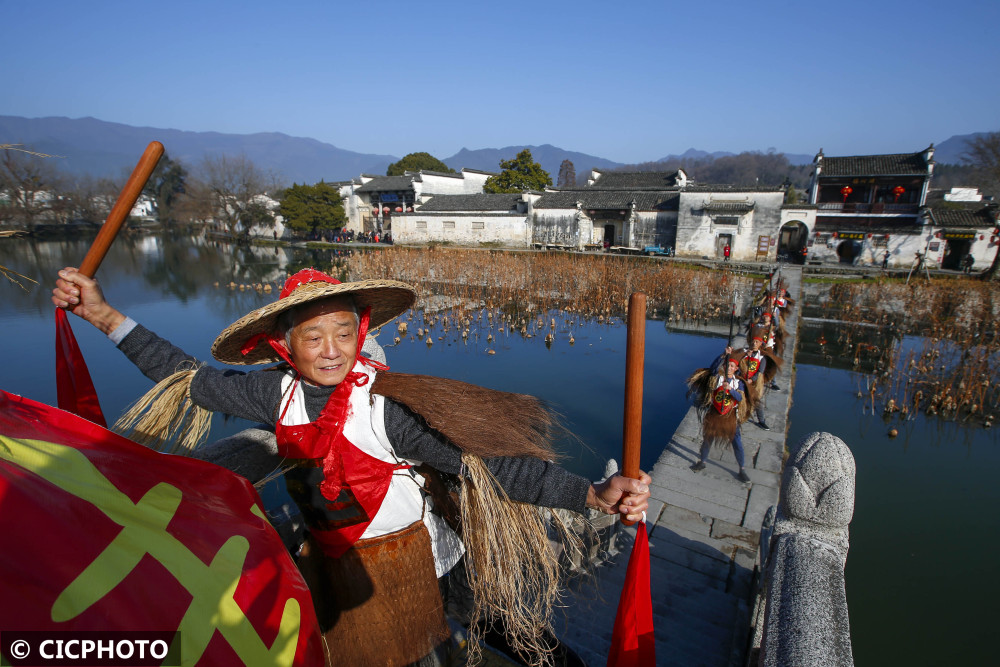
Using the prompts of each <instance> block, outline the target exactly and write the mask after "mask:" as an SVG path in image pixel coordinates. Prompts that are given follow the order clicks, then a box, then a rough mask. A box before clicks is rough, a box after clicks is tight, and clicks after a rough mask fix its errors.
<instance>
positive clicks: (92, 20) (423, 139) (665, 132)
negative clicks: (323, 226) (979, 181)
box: [0, 0, 1000, 162]
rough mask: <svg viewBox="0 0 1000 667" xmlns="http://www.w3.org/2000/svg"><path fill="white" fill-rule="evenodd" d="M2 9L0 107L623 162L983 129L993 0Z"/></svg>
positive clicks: (993, 74)
mask: <svg viewBox="0 0 1000 667" xmlns="http://www.w3.org/2000/svg"><path fill="white" fill-rule="evenodd" d="M0 16H2V17H3V23H4V29H3V48H2V49H0V72H3V82H4V83H3V90H4V92H3V94H2V95H0V114H2V115H14V116H27V117H42V116H67V117H70V118H80V117H84V116H92V117H95V118H99V119H101V120H107V121H113V122H120V123H126V124H129V125H137V126H150V127H162V128H175V129H181V130H191V131H217V132H230V133H251V132H269V131H277V132H284V133H286V134H289V135H293V136H304V137H312V138H315V139H318V140H320V141H324V142H327V143H331V144H333V145H335V146H338V147H340V148H345V149H349V150H354V151H359V152H364V153H382V154H393V155H397V156H401V155H404V154H406V153H410V152H414V151H428V152H430V153H432V154H434V155H436V156H437V157H440V158H446V157H450V156H451V155H453V154H455V153H456V152H458V151H459V150H460V149H461V148H463V147H465V148H470V149H476V148H498V147H503V146H509V145H520V144H545V143H549V144H554V145H556V146H559V147H561V148H564V149H567V150H574V151H581V152H585V153H590V154H592V155H597V156H600V157H605V158H608V159H611V160H615V161H618V162H640V161H646V160H656V159H659V158H661V157H664V156H666V155H668V154H675V153H681V152H683V151H685V150H687V149H688V148H692V147H693V148H698V149H701V150H706V151H717V150H727V151H734V152H739V151H744V150H761V151H766V150H768V149H770V148H775V149H777V150H779V151H783V152H786V153H807V154H813V153H815V152H816V151H817V150H818V149H819V148H823V149H824V151H825V153H826V154H827V155H856V154H864V153H901V152H911V151H917V150H921V149H923V148H925V147H926V146H927V144H929V143H931V142H938V143H939V142H941V141H944V140H945V139H947V138H949V137H951V136H952V135H956V134H967V133H970V132H983V131H997V130H1000V86H998V85H997V81H998V72H1000V39H998V36H997V33H996V26H997V25H1000V2H997V1H996V0H978V1H972V0H952V1H951V2H928V1H926V0H908V1H903V0H874V1H873V0H868V1H866V2H856V1H854V0H841V1H840V2H801V3H800V2H768V1H762V2H761V1H759V2H746V1H743V2H729V1H728V0H720V1H714V2H713V1H707V2H691V1H690V0H685V1H684V2H675V1H673V0H658V1H651V2H647V1H646V0H630V1H628V2H608V1H604V2H590V1H580V2H545V0H536V1H535V2H522V1H521V0H507V1H505V2H499V3H484V2H476V1H474V0H463V1H460V2H451V1H448V2H435V1H434V0H430V1H428V2H396V1H387V2H380V1H377V0H370V1H368V2H357V1H355V2H350V3H347V2H338V1H337V0H327V1H325V2H313V1H306V0H286V1H285V2H283V3H278V2H257V1H256V0H244V1H243V2H212V1H211V0H202V1H200V2H188V1H187V0H174V1H172V2H156V3H145V2H140V1H139V0H133V1H132V2H117V1H104V0H89V1H86V2H82V1H79V0H66V1H54V0H0ZM0 139H2V138H0Z"/></svg>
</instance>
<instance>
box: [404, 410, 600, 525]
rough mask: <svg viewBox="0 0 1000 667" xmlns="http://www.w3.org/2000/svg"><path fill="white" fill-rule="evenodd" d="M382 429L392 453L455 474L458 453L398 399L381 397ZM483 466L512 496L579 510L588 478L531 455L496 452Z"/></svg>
mask: <svg viewBox="0 0 1000 667" xmlns="http://www.w3.org/2000/svg"><path fill="white" fill-rule="evenodd" d="M385 430H386V433H387V434H388V436H389V441H390V442H391V443H392V446H393V449H395V450H396V454H397V455H399V456H400V457H402V458H405V459H409V460H412V461H420V462H423V463H427V464H428V465H430V466H432V467H434V468H436V469H438V470H440V471H441V472H445V473H450V474H453V475H459V474H461V471H462V453H461V451H460V450H459V449H458V447H456V446H455V445H453V444H451V443H450V442H448V440H447V439H446V438H445V437H444V436H442V435H441V434H440V433H438V432H437V431H434V430H433V429H431V428H430V427H428V426H427V425H426V424H424V422H423V421H422V420H421V419H420V418H419V417H417V416H416V415H414V414H413V413H412V412H411V411H409V410H408V409H406V408H405V407H403V406H402V405H399V404H398V403H396V402H394V401H391V400H389V399H386V401H385ZM485 462H486V467H487V468H489V470H490V472H492V473H493V475H494V477H496V478H497V481H498V482H499V483H500V486H501V487H502V488H503V490H504V491H506V492H507V495H509V496H510V497H511V499H512V500H516V501H518V502H522V503H530V504H532V505H538V506H540V507H560V508H563V509H569V510H573V511H576V512H583V510H584V507H585V505H586V501H587V491H588V489H589V488H590V480H588V479H587V478H585V477H581V476H580V475H575V474H573V473H571V472H569V471H568V470H566V469H565V468H563V467H561V466H559V465H556V464H555V463H552V462H550V461H543V460H541V459H537V458H534V457H531V456H524V457H513V456H497V457H493V458H488V459H485Z"/></svg>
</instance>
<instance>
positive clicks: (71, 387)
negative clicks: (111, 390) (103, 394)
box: [56, 308, 108, 427]
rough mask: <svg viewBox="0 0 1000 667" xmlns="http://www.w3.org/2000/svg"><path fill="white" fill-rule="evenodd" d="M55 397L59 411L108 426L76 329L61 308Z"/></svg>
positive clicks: (58, 312)
mask: <svg viewBox="0 0 1000 667" xmlns="http://www.w3.org/2000/svg"><path fill="white" fill-rule="evenodd" d="M56 393H57V395H58V397H59V408H60V409H62V410H68V411H69V412H72V413H73V414H77V415H80V416H81V417H83V418H84V419H89V420H90V421H92V422H94V423H95V424H99V425H100V426H105V427H106V426H107V425H108V424H107V422H106V421H104V413H103V412H101V404H100V403H99V402H98V401H97V390H96V389H94V383H93V382H92V381H91V379H90V371H88V370H87V362H86V361H84V360H83V353H82V352H80V346H79V345H77V344H76V336H74V335H73V327H71V326H70V325H69V319H68V318H67V317H66V311H65V310H63V309H62V308H56Z"/></svg>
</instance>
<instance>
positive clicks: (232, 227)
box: [201, 155, 274, 236]
mask: <svg viewBox="0 0 1000 667" xmlns="http://www.w3.org/2000/svg"><path fill="white" fill-rule="evenodd" d="M201 173H202V179H203V182H204V185H205V193H206V194H207V196H208V197H209V199H210V201H211V202H212V205H213V208H214V212H213V215H214V217H215V219H216V220H217V221H219V222H221V223H222V224H223V225H225V227H226V229H228V230H229V233H230V234H233V235H234V236H235V235H237V234H238V233H240V232H241V230H240V227H241V223H242V235H244V236H246V235H248V234H249V232H250V227H252V226H253V225H254V224H260V223H261V222H264V223H267V222H268V218H267V216H261V215H260V214H261V213H262V212H261V210H260V207H259V206H254V207H252V206H251V205H252V204H261V203H262V202H261V201H260V197H261V196H262V195H264V194H265V193H266V192H267V190H268V189H269V187H270V189H272V190H273V189H274V177H273V176H272V175H271V174H269V173H267V172H264V171H261V170H260V169H259V168H258V167H257V166H256V165H255V164H254V163H253V162H252V161H251V160H250V159H249V158H247V157H246V156H245V155H241V156H239V157H229V156H226V155H223V156H221V157H206V158H205V159H204V160H203V161H202V163H201ZM265 208H266V207H265ZM270 221H271V222H272V223H273V217H272V218H270Z"/></svg>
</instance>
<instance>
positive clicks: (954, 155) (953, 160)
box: [934, 132, 989, 164]
mask: <svg viewBox="0 0 1000 667" xmlns="http://www.w3.org/2000/svg"><path fill="white" fill-rule="evenodd" d="M985 134H989V132H974V133H972V134H956V135H954V136H952V137H948V138H947V139H945V140H944V141H942V142H941V143H939V144H935V145H934V161H935V162H937V163H938V164H962V154H963V153H965V151H967V150H968V146H966V142H969V141H972V140H973V139H975V138H976V137H981V136H983V135H985Z"/></svg>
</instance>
